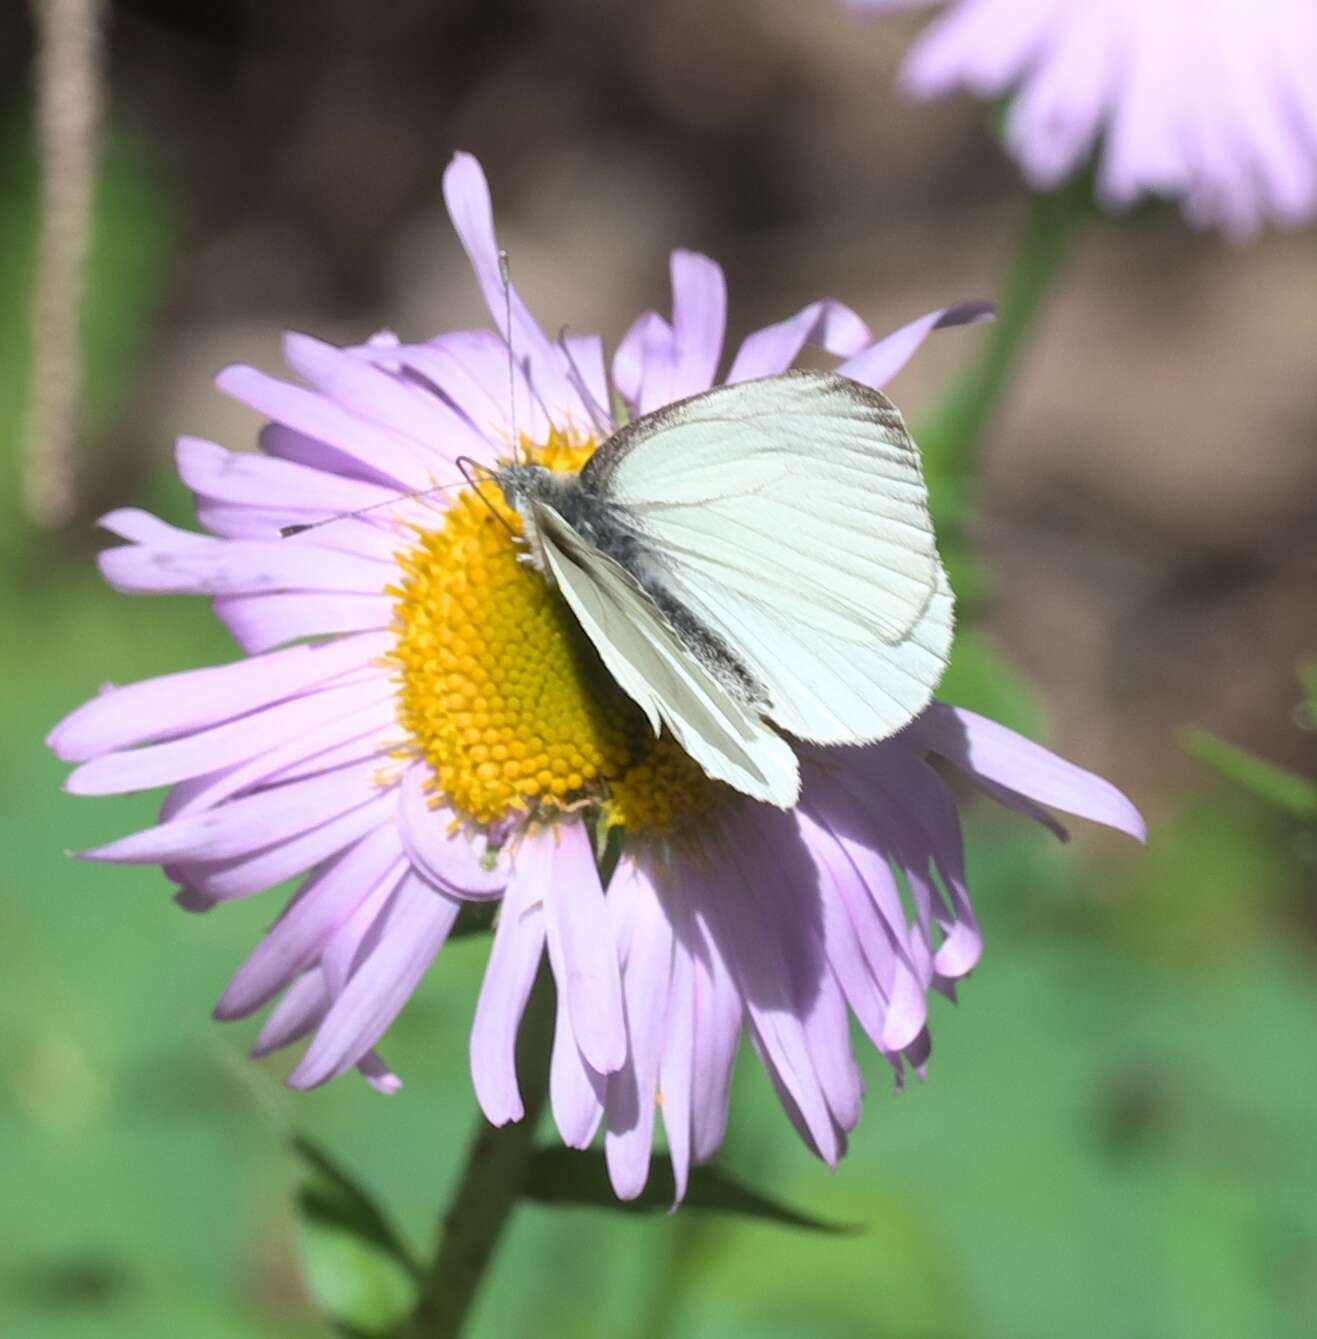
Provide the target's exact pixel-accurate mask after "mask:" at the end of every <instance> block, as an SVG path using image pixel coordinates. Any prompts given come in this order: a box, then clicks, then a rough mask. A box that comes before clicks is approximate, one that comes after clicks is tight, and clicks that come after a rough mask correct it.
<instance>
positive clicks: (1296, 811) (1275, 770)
mask: <svg viewBox="0 0 1317 1339" xmlns="http://www.w3.org/2000/svg"><path fill="white" fill-rule="evenodd" d="M1181 739H1182V742H1183V744H1184V747H1185V749H1187V750H1188V752H1190V753H1191V754H1193V756H1194V757H1195V758H1197V759H1199V760H1200V761H1201V762H1205V763H1206V764H1207V765H1208V766H1209V767H1212V768H1214V769H1215V770H1216V771H1218V772H1220V773H1221V775H1222V776H1225V777H1228V778H1229V779H1230V780H1231V781H1233V782H1235V783H1236V785H1239V786H1243V787H1244V788H1245V789H1246V790H1249V791H1251V792H1252V793H1253V794H1254V795H1256V796H1258V798H1259V799H1263V800H1266V801H1267V802H1268V803H1270V804H1273V805H1275V806H1276V807H1277V808H1279V809H1284V810H1286V811H1287V812H1288V813H1291V814H1293V815H1294V816H1295V817H1296V818H1302V819H1306V820H1307V821H1309V822H1312V821H1314V820H1317V783H1314V782H1312V781H1309V780H1308V778H1307V777H1304V776H1300V775H1299V774H1298V773H1297V772H1291V771H1288V770H1287V769H1286V768H1284V767H1277V766H1276V765H1275V763H1269V762H1267V761H1266V759H1264V758H1259V757H1257V756H1256V755H1254V754H1252V753H1249V752H1247V751H1246V750H1244V749H1241V748H1237V747H1236V746H1235V745H1234V744H1230V743H1227V742H1226V741H1225V740H1224V739H1220V738H1218V736H1216V735H1214V734H1212V733H1210V732H1209V731H1207V730H1200V729H1197V728H1191V729H1188V730H1184V731H1183V732H1182V733H1181Z"/></svg>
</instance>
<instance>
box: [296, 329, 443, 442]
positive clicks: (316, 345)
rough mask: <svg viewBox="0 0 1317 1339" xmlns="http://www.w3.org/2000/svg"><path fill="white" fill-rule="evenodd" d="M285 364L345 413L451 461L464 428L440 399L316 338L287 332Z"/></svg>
mask: <svg viewBox="0 0 1317 1339" xmlns="http://www.w3.org/2000/svg"><path fill="white" fill-rule="evenodd" d="M284 361H285V362H287V364H288V366H289V367H291V368H292V369H293V371H294V372H296V373H297V375H298V376H299V377H301V378H302V380H303V381H307V382H309V383H310V384H311V385H312V386H313V387H314V388H315V389H316V390H318V391H319V392H320V393H321V394H322V395H325V396H328V398H329V399H331V400H333V401H335V402H336V403H337V404H340V405H342V406H343V407H344V408H345V409H348V410H350V411H351V412H352V413H354V414H358V415H360V417H361V418H363V419H365V420H366V421H367V422H370V423H373V424H375V425H376V426H378V427H381V428H386V429H389V430H391V431H394V432H399V433H401V434H403V435H404V436H406V437H409V438H411V439H412V441H414V442H416V443H418V444H419V445H420V446H422V447H424V448H426V449H428V450H431V451H434V452H436V453H442V455H441V459H442V461H443V463H444V464H448V463H449V462H450V461H451V453H450V452H449V450H448V449H447V448H448V446H449V444H450V438H451V435H452V433H453V431H454V429H455V428H456V429H457V430H458V431H460V430H461V428H462V427H463V426H464V425H463V424H461V423H460V422H455V417H454V414H453V412H452V410H451V409H449V408H448V406H447V405H445V404H444V403H443V401H442V400H440V399H439V398H438V397H437V396H434V395H430V394H427V393H426V392H425V391H423V390H422V389H421V388H420V387H419V386H416V385H409V384H408V383H407V382H405V381H403V380H401V379H400V378H398V377H394V376H390V375H389V374H388V373H387V372H383V371H381V370H380V369H379V368H376V367H372V366H371V364H370V363H369V362H368V361H367V360H366V359H364V358H362V357H360V356H357V355H354V354H351V353H348V352H346V351H345V350H343V349H339V348H335V347H334V345H332V344H326V343H325V342H324V341H323V340H319V339H314V338H312V337H311V336H310V335H303V334H299V333H296V332H289V333H288V334H286V335H285V336H284Z"/></svg>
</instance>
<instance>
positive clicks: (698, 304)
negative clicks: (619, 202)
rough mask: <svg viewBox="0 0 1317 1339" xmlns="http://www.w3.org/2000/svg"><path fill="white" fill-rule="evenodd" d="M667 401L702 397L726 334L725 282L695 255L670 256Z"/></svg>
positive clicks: (719, 269)
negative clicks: (670, 316) (692, 396)
mask: <svg viewBox="0 0 1317 1339" xmlns="http://www.w3.org/2000/svg"><path fill="white" fill-rule="evenodd" d="M671 270H672V347H673V366H672V380H671V382H670V384H669V386H668V388H667V394H668V398H669V399H670V400H683V399H685V398H686V396H688V395H695V394H697V393H698V392H699V391H707V390H708V389H709V387H710V386H712V385H713V381H714V378H715V377H716V376H717V375H718V359H719V357H720V356H721V355H722V348H723V334H724V331H725V330H726V328H727V280H726V279H725V278H724V277H723V272H722V267H721V266H719V265H718V264H717V263H716V262H715V261H712V260H710V259H709V257H708V256H702V255H700V254H699V253H698V252H695V251H674V252H673V253H672V261H671Z"/></svg>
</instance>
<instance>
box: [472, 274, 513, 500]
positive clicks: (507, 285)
mask: <svg viewBox="0 0 1317 1339" xmlns="http://www.w3.org/2000/svg"><path fill="white" fill-rule="evenodd" d="M498 277H499V279H500V280H501V282H502V284H503V343H504V344H506V345H507V349H508V417H509V418H510V419H511V421H512V458H513V460H516V459H517V455H518V452H519V451H520V449H521V437H520V435H519V434H518V432H517V378H516V361H517V360H516V355H515V354H514V353H513V351H512V265H511V263H510V262H509V260H508V253H507V252H506V251H504V250H502V249H501V248H500V250H499V253H498ZM472 486H473V487H474V485H472Z"/></svg>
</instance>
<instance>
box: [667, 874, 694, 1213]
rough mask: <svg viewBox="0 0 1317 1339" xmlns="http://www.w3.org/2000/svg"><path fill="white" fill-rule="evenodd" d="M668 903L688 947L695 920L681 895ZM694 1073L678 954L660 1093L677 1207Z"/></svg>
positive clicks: (690, 1005)
mask: <svg viewBox="0 0 1317 1339" xmlns="http://www.w3.org/2000/svg"><path fill="white" fill-rule="evenodd" d="M671 892H672V896H670V897H668V898H667V899H666V901H667V906H668V914H669V916H670V917H671V918H672V921H673V926H672V928H673V935H674V938H675V941H676V942H677V943H678V944H683V943H688V942H689V940H690V935H691V916H690V911H689V909H688V908H687V907H686V902H685V898H684V897H683V896H682V895H681V892H680V889H677V888H674V889H672V890H671ZM694 1068H695V982H694V967H693V964H692V962H691V955H690V953H689V952H683V951H681V950H677V951H676V952H674V954H673V958H672V983H671V985H670V986H669V989H668V1008H667V1026H666V1028H665V1029H664V1036H663V1058H662V1061H661V1063H660V1065H659V1089H660V1091H661V1092H662V1093H663V1128H664V1130H666V1131H667V1135H668V1156H669V1157H670V1158H671V1159H672V1175H673V1180H674V1182H675V1189H674V1193H673V1207H674V1208H675V1207H676V1206H677V1205H678V1204H680V1203H681V1201H682V1200H683V1199H685V1198H686V1186H687V1182H688V1180H689V1177H690V1165H691V1110H692V1105H693V1102H692V1093H691V1088H692V1084H693V1081H694Z"/></svg>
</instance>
